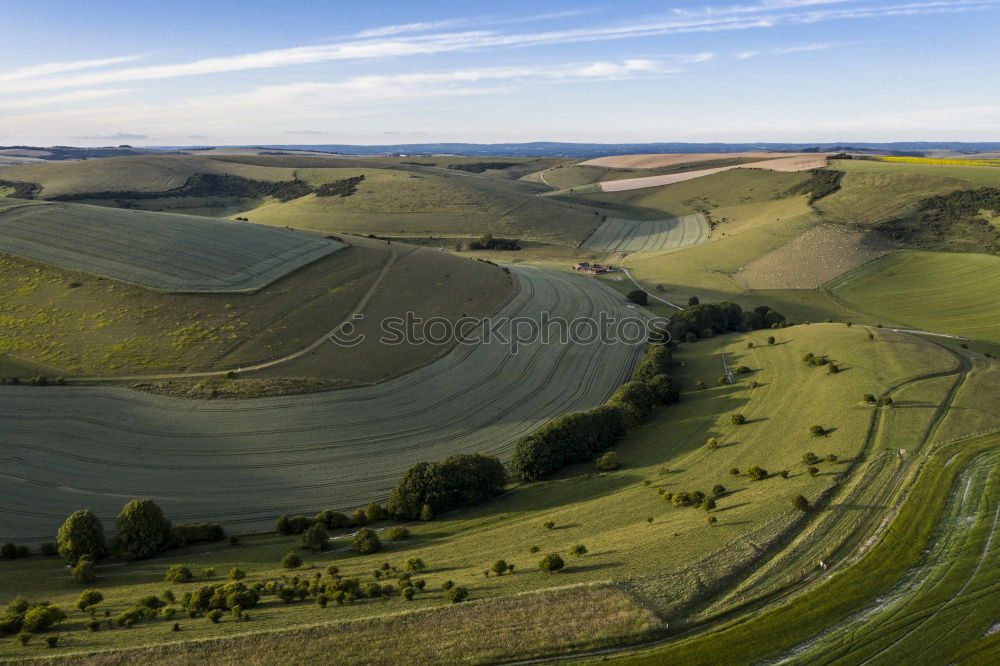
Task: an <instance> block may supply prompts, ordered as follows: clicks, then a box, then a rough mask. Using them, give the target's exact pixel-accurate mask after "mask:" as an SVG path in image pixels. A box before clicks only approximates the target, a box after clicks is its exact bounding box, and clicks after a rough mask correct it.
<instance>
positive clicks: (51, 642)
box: [45, 636, 59, 648]
mask: <svg viewBox="0 0 1000 666" xmlns="http://www.w3.org/2000/svg"><path fill="white" fill-rule="evenodd" d="M45 646H46V647H48V648H57V647H59V637H58V636H46V637H45Z"/></svg>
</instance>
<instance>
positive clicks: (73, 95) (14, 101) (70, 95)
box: [0, 88, 131, 109]
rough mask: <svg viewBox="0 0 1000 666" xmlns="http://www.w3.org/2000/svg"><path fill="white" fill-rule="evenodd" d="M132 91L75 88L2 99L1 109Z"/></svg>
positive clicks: (58, 104) (81, 99)
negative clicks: (42, 94)
mask: <svg viewBox="0 0 1000 666" xmlns="http://www.w3.org/2000/svg"><path fill="white" fill-rule="evenodd" d="M129 92H131V90H130V89H127V88H96V89H89V90H74V91H73V92H67V93H60V94H57V95H45V96H41V97H13V98H11V99H0V109H40V108H48V107H53V106H60V105H64V104H78V103H80V102H90V101H93V100H98V99H107V98H108V97H121V96H122V95H126V94H128V93H129Z"/></svg>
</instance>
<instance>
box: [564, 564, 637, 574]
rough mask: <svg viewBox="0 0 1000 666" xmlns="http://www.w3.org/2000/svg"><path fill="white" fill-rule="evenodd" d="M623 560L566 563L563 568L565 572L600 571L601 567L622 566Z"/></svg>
mask: <svg viewBox="0 0 1000 666" xmlns="http://www.w3.org/2000/svg"><path fill="white" fill-rule="evenodd" d="M624 564H625V563H624V562H595V563H594V564H582V565H581V564H573V563H571V564H567V565H566V568H565V569H563V571H565V572H566V573H581V572H584V571H600V570H601V569H613V568H614V567H620V566H624Z"/></svg>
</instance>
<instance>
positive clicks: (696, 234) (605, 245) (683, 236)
mask: <svg viewBox="0 0 1000 666" xmlns="http://www.w3.org/2000/svg"><path fill="white" fill-rule="evenodd" d="M710 230H711V229H710V227H709V225H708V221H707V220H706V219H705V216H704V215H702V214H700V213H697V214H694V215H684V216H682V217H676V218H669V219H665V220H624V219H619V218H608V219H606V220H605V221H604V222H602V223H601V225H600V226H599V227H598V228H597V230H596V231H595V232H594V233H593V234H592V235H591V236H590V237H589V238H588V239H587V240H586V241H584V242H583V243H582V244H581V245H580V247H581V249H584V250H597V251H602V252H656V251H658V250H674V249H678V248H682V247H690V246H692V245H698V244H700V243H704V242H705V241H706V240H707V239H708V235H709V232H710Z"/></svg>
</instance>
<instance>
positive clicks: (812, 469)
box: [806, 467, 819, 476]
mask: <svg viewBox="0 0 1000 666" xmlns="http://www.w3.org/2000/svg"><path fill="white" fill-rule="evenodd" d="M806 471H807V472H809V476H816V475H817V474H819V469H817V468H815V467H810V468H809V469H807V470H806Z"/></svg>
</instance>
